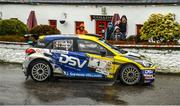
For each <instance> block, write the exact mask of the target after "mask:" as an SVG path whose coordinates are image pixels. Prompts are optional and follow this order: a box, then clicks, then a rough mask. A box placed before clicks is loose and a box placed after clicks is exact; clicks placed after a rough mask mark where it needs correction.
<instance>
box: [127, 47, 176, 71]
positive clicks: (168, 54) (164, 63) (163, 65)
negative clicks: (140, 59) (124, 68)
mask: <svg viewBox="0 0 180 106" xmlns="http://www.w3.org/2000/svg"><path fill="white" fill-rule="evenodd" d="M124 50H127V51H131V52H135V53H139V54H142V55H144V56H147V57H150V58H151V60H152V61H153V62H154V63H155V64H157V65H158V69H159V70H158V71H159V72H165V73H169V72H170V73H179V72H180V50H152V49H134V48H133V49H132V48H129V49H124Z"/></svg>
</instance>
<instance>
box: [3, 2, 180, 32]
mask: <svg viewBox="0 0 180 106" xmlns="http://www.w3.org/2000/svg"><path fill="white" fill-rule="evenodd" d="M32 10H33V11H35V13H36V18H37V22H38V24H50V22H53V21H52V20H54V21H55V22H57V28H58V29H59V30H60V31H61V32H62V33H63V34H73V33H75V31H76V26H77V24H79V22H84V24H85V27H86V29H87V30H88V32H89V33H98V31H99V30H100V31H101V30H102V29H103V26H102V28H99V27H98V26H99V24H105V26H104V28H106V24H107V22H108V21H110V17H111V16H112V15H113V14H114V13H118V14H119V15H120V16H122V15H126V16H127V18H128V35H136V34H137V30H138V28H137V27H138V24H143V23H144V21H146V20H147V19H148V17H149V16H150V15H151V14H152V13H162V14H168V13H174V14H175V18H176V20H177V21H178V22H180V0H0V18H2V19H8V18H18V19H19V20H21V21H23V22H24V23H27V18H28V16H29V13H30V11H32ZM92 15H94V16H95V17H94V18H95V19H92ZM96 15H98V16H100V17H97V16H96ZM108 16H109V17H108ZM50 20H51V21H50ZM62 20H65V23H64V24H61V23H60V21H62Z"/></svg>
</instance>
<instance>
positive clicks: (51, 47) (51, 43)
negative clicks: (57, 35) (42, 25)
mask: <svg viewBox="0 0 180 106" xmlns="http://www.w3.org/2000/svg"><path fill="white" fill-rule="evenodd" d="M58 40H72V41H73V45H72V50H65V51H74V50H75V43H74V42H75V40H74V38H65V39H55V40H53V41H51V42H49V43H48V45H47V46H46V48H47V49H54V48H53V43H54V42H55V41H58ZM54 50H62V49H54Z"/></svg>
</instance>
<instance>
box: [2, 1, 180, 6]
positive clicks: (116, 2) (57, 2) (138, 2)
mask: <svg viewBox="0 0 180 106" xmlns="http://www.w3.org/2000/svg"><path fill="white" fill-rule="evenodd" d="M0 3H9V4H14V3H15V4H16V3H17V4H28V3H32V4H33V3H34V4H36V3H42V4H122V5H123V4H134V5H141V4H143V5H144V4H147V5H148V4H150V5H152V4H176V5H180V0H0Z"/></svg>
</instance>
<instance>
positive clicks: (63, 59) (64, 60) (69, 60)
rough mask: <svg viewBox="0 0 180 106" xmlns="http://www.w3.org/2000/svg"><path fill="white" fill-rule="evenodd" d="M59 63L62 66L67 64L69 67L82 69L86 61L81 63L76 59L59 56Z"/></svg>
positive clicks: (63, 55) (64, 55)
mask: <svg viewBox="0 0 180 106" xmlns="http://www.w3.org/2000/svg"><path fill="white" fill-rule="evenodd" d="M59 62H60V63H63V64H68V65H70V66H73V67H75V66H77V67H79V68H83V67H84V65H85V64H86V63H87V60H84V61H83V62H82V63H81V62H80V60H79V59H78V58H76V57H72V56H68V55H66V54H61V55H60V58H59Z"/></svg>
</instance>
